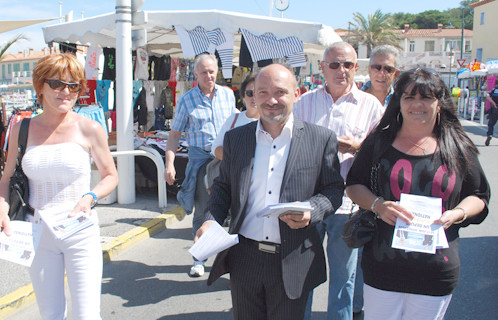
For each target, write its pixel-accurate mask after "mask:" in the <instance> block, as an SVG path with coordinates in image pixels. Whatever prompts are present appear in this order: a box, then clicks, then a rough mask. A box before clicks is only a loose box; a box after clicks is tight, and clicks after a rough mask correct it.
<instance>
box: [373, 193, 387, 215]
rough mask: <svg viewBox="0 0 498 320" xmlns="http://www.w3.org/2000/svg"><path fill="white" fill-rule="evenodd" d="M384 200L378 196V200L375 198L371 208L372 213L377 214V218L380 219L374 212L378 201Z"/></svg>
mask: <svg viewBox="0 0 498 320" xmlns="http://www.w3.org/2000/svg"><path fill="white" fill-rule="evenodd" d="M381 199H382V200H384V198H382V197H381V196H378V197H377V198H375V200H374V201H373V202H372V205H371V206H370V211H372V212H373V213H375V216H376V217H377V218H379V215H378V214H377V213H376V212H375V211H374V207H375V204H376V203H377V201H379V200H381Z"/></svg>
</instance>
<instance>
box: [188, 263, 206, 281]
mask: <svg viewBox="0 0 498 320" xmlns="http://www.w3.org/2000/svg"><path fill="white" fill-rule="evenodd" d="M189 274H190V276H191V277H202V276H203V275H204V263H203V262H202V261H196V262H194V265H193V266H192V268H190V273H189Z"/></svg>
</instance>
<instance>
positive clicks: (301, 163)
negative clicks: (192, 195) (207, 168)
mask: <svg viewBox="0 0 498 320" xmlns="http://www.w3.org/2000/svg"><path fill="white" fill-rule="evenodd" d="M256 125H257V121H254V122H252V123H249V124H247V125H245V126H241V127H238V128H235V129H233V130H230V131H228V132H227V133H226V135H225V139H224V143H223V161H222V163H221V166H220V175H219V177H218V178H216V179H215V181H214V184H213V186H212V189H211V196H210V199H209V202H208V209H207V211H206V212H205V216H204V219H205V220H216V221H217V222H218V223H220V224H222V223H223V221H224V220H225V218H226V217H227V214H228V212H229V209H230V212H231V222H230V228H229V233H231V234H235V233H238V231H239V230H240V226H241V224H242V221H243V219H244V217H245V215H246V208H247V199H248V195H249V187H250V182H251V175H252V168H253V164H254V154H255V149H256V136H255V131H256ZM337 150H338V146H337V139H336V136H335V134H334V133H333V132H332V131H331V130H329V129H327V128H324V127H321V126H317V125H314V124H310V123H307V122H303V121H301V120H298V119H295V120H294V128H293V133H292V140H291V145H290V150H289V157H288V159H287V164H286V168H285V173H284V177H283V181H282V186H281V190H280V202H281V203H283V202H294V201H310V202H311V205H312V207H313V210H312V212H311V222H310V225H309V226H308V227H306V228H302V229H297V230H293V229H291V228H289V226H288V225H287V224H286V223H284V222H282V221H280V224H279V226H280V237H281V256H282V274H283V283H284V287H285V292H286V294H287V296H288V297H289V298H291V299H297V298H299V297H300V296H301V295H302V294H305V293H307V292H309V291H311V290H312V289H313V288H315V287H316V286H318V285H319V284H320V283H322V282H325V281H326V279H327V276H326V268H325V257H324V252H323V247H322V241H321V239H320V236H319V235H318V232H317V230H316V228H315V226H316V223H317V222H319V221H321V220H323V218H324V217H325V216H327V215H329V214H333V213H334V212H335V210H336V209H337V208H339V207H340V206H341V202H342V195H343V192H344V181H343V179H342V177H341V175H340V169H339V160H338V158H337ZM228 250H230V249H228ZM228 250H225V251H223V252H220V253H219V254H218V256H217V257H216V260H215V262H214V265H213V267H212V269H211V272H210V275H209V279H208V285H210V284H211V283H213V282H214V281H215V280H216V279H218V278H219V277H220V276H221V275H223V274H225V273H227V272H229V271H230V267H229V266H228V265H227V260H228V259H226V257H227V254H228Z"/></svg>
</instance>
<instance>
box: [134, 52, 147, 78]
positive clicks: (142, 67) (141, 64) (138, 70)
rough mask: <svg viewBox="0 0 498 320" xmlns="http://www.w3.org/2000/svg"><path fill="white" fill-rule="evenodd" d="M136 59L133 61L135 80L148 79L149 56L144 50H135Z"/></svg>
mask: <svg viewBox="0 0 498 320" xmlns="http://www.w3.org/2000/svg"><path fill="white" fill-rule="evenodd" d="M136 52H137V58H136V59H135V74H134V79H135V80H147V79H149V70H148V67H149V54H148V53H147V50H145V48H137V51H136Z"/></svg>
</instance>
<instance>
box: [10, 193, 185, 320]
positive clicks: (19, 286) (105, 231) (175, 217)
mask: <svg viewBox="0 0 498 320" xmlns="http://www.w3.org/2000/svg"><path fill="white" fill-rule="evenodd" d="M97 212H98V214H99V224H100V232H101V241H102V254H103V258H104V263H107V262H109V260H111V259H112V257H113V256H115V255H116V254H118V253H119V252H120V251H122V250H124V249H125V248H127V247H129V246H130V245H133V244H135V243H137V242H138V241H140V240H143V239H145V238H148V237H150V236H151V235H154V234H156V233H159V232H161V231H162V230H164V229H165V228H167V227H168V226H170V225H171V224H172V223H174V222H176V221H179V220H182V219H183V218H184V217H185V212H184V211H183V210H182V209H181V207H179V206H178V202H177V200H176V197H172V196H169V195H168V206H167V207H166V208H163V209H160V208H159V207H158V202H157V192H155V190H147V191H144V192H137V195H136V202H135V203H132V204H126V205H121V204H118V203H114V204H110V205H98V207H97ZM0 270H2V273H1V274H2V276H1V277H0V318H4V317H6V316H8V315H11V314H12V313H13V312H14V311H16V310H18V309H19V308H22V307H24V306H26V305H30V304H31V303H33V302H35V296H34V293H33V288H32V286H31V280H30V278H29V273H28V268H27V267H23V266H20V265H18V264H14V263H10V262H8V261H4V260H0Z"/></svg>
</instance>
